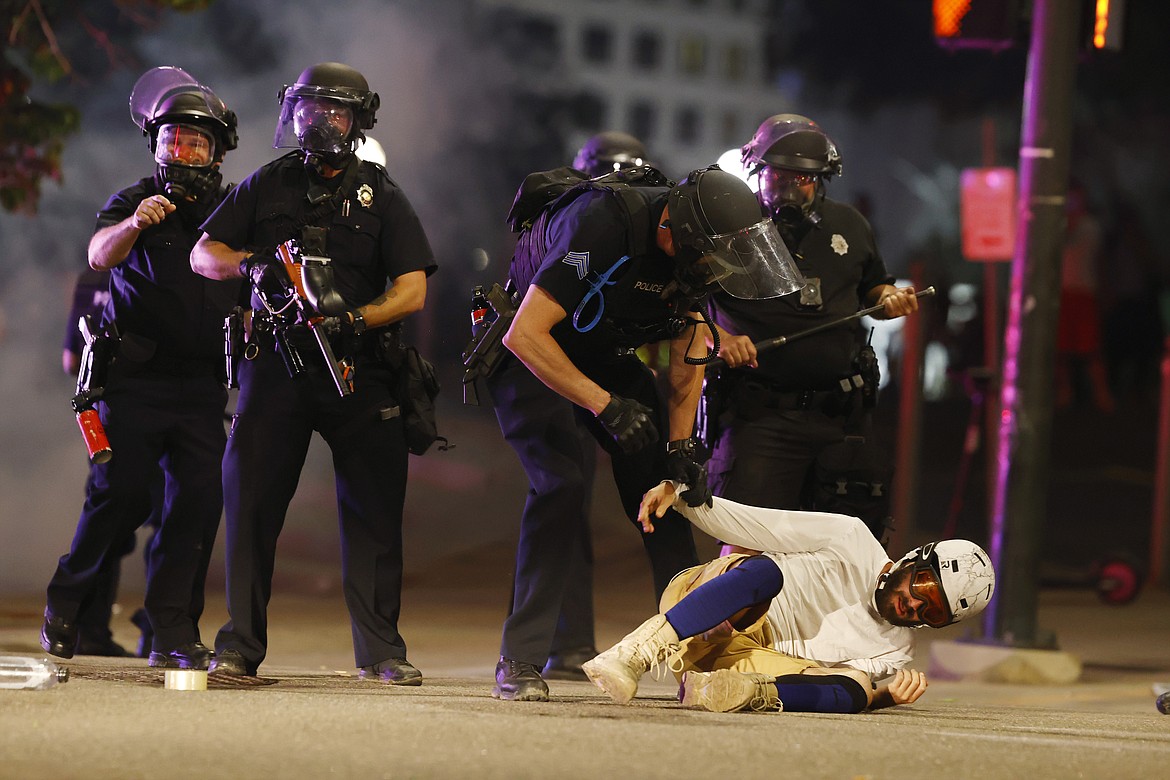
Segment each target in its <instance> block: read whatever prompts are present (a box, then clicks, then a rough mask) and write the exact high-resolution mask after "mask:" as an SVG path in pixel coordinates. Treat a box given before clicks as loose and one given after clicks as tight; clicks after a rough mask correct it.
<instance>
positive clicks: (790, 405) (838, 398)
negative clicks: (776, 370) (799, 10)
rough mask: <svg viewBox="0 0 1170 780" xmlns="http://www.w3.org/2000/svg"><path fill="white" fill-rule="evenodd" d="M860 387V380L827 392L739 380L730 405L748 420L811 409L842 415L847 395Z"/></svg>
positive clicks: (849, 379) (851, 379) (848, 380)
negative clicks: (759, 415) (775, 413)
mask: <svg viewBox="0 0 1170 780" xmlns="http://www.w3.org/2000/svg"><path fill="white" fill-rule="evenodd" d="M861 386H862V382H861V379H860V377H847V378H845V379H842V380H840V388H839V389H838V388H832V389H828V390H823V389H822V390H779V389H777V388H776V387H775V386H773V385H772V384H771V383H769V382H766V381H761V380H760V379H758V378H754V377H753V378H746V377H745V378H743V379H740V381H739V382H737V383H736V386H735V388H734V390H732V393H731V399H732V403H733V404H734V405H735V407H736V409H737V410H738V411H739V412H740V413H741V416H745V417H748V418H751V417H753V416H755V415H758V414H762V413H765V412H766V411H770V412H789V411H803V410H810V409H811V410H814V411H819V412H822V413H823V414H827V415H829V416H830V417H836V416H840V415H846V414H848V413H849V411H850V408H851V406H852V404H851V403H850V401H851V400H852V399H851V398H850V394H851V392H852V391H853V390H855V389H858V388H860V387H861Z"/></svg>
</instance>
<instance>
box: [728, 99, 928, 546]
mask: <svg viewBox="0 0 1170 780" xmlns="http://www.w3.org/2000/svg"><path fill="white" fill-rule="evenodd" d="M743 163H744V166H745V167H746V168H747V169H748V170H749V172H750V175H751V176H754V177H756V178H757V179H758V182H759V187H758V197H759V200H760V203H761V205H763V207H764V208H765V210H766V211H767V212H768V213H769V214H770V215H771V216H772V220H773V221H774V222H775V224H776V226H777V227H778V228H779V230H780V235H781V236H782V237H783V238H784V242H785V244H786V245H787V246H788V248H789V250H791V252H792V256H793V258H794V259H795V260H796V265H797V268H798V269H799V270H800V272H801V274H802V275H803V276H804V286H803V287H802V289H801V290H800V293H799V295H790V296H787V297H783V298H774V299H771V300H767V301H743V300H738V299H735V298H732V297H730V296H727V295H722V294H716V295H714V296H712V310H713V316H714V319H715V321H716V323H717V324H718V325H719V326H720V327H721V329H722V330H721V331H720V335H721V336H722V342H721V348H720V356H721V357H723V358H724V359H725V360H726V361H727V363H728V365H729V366H732V367H737V368H736V370H732V371H730V372H728V375H727V376H725V377H723V378H722V379H721V380H720V381H721V383H723V384H721V387H720V393H719V395H722V396H723V397H725V398H726V399H727V400H728V404H729V405H728V408H727V409H726V410H725V412H724V414H723V415H722V422H721V425H720V427H722V428H723V432H722V435H721V436H720V437H719V438H718V443H717V444H716V445H715V448H714V453H713V454H712V456H711V460H710V462H709V463H708V468H709V471H710V477H711V485H712V489H713V492H714V493H715V494H716V495H718V496H722V497H723V498H729V499H732V500H733V501H737V502H739V503H744V504H751V505H753V506H763V507H771V508H776V509H798V508H817V509H821V510H823V511H835V512H841V513H845V514H853V515H857V516H861V517H862V519H863V520H865V521H866V524H867V525H868V526H869V527H870V530H871V531H873V532H874V534H875V535H876V536H878V537H879V539H880V536H881V530H882V525H883V524H884V519H885V513H884V509H885V508H886V506H887V504H886V503H885V502H883V501H882V500H881V499H882V498H883V497H884V496H883V493H884V489H885V484H884V480H883V479H881V478H879V477H876V476H871V477H867V473H872V469H873V467H874V465H875V461H874V459H873V453H872V450H864V451H862V450H860V449H858V445H860V444H861V442H862V441H863V440H864V435H865V434H866V431H865V427H864V424H865V422H866V421H867V415H866V409H867V403H866V400H865V397H866V395H869V397H870V398H872V394H873V393H875V392H876V387H875V386H873V385H874V384H875V383H876V376H875V375H868V376H867V374H868V372H867V371H864V370H862V368H863V367H861V366H859V365H858V363H857V362H856V361H857V358H858V355H859V351H860V348H861V346H862V341H861V338H860V333H859V330H858V329H857V327H856V326H855V325H842V326H840V327H836V328H829V329H827V330H824V331H822V332H820V333H817V334H815V335H812V336H809V337H807V338H802V339H799V340H795V341H793V342H791V343H789V344H785V345H783V346H781V347H779V348H777V349H774V350H772V351H768V352H764V353H762V354H757V353H756V350H755V347H754V346H753V342H757V341H760V340H762V339H767V338H772V337H775V336H779V335H787V334H792V333H795V332H798V331H802V330H805V329H807V328H811V327H814V326H816V325H819V324H822V323H825V322H829V321H831V320H834V319H838V318H841V317H844V316H847V315H850V314H853V313H854V312H856V311H857V310H858V309H859V308H861V307H862V306H867V307H868V306H873V305H878V304H881V305H882V306H883V307H884V308H883V310H882V312H880V313H879V314H878V315H877V316H879V317H884V318H894V317H901V316H903V315H906V314H909V313H910V312H912V311H915V310H916V309H917V308H918V304H917V299H916V298H915V297H914V290H913V288H910V287H906V288H900V289H899V288H896V287H895V286H894V285H893V282H894V279H893V277H892V276H890V275H889V273H887V271H886V266H885V263H884V262H883V261H882V257H881V254H880V253H879V252H878V249H877V246H876V244H875V243H874V238H873V232H872V230H871V229H870V226H869V223H868V222H867V221H866V220H865V218H864V217H863V216H862V215H861V214H860V213H858V211H857V210H856V209H854V208H852V207H850V206H848V205H846V204H844V203H839V202H837V201H835V200H832V199H830V198H827V197H826V196H825V187H826V184H827V182H828V180H829V179H830V178H831V177H832V176H834V175H839V174H840V173H841V157H840V155H839V154H838V152H837V147H836V146H835V145H834V144H833V142H832V141H831V140H830V139H829V137H828V136H827V135H826V134H825V132H824V131H823V130H822V129H821V128H820V126H819V125H817V124H816V123H815V122H813V121H812V120H810V119H808V118H806V117H803V116H798V115H795V114H779V115H776V116H772V117H769V118H768V119H766V120H765V121H764V122H763V124H761V125H760V127H759V129H758V130H757V131H756V134H755V136H754V137H753V138H752V139H751V141H749V142H748V143H747V145H745V146H744V147H743ZM863 376H864V377H865V381H866V382H868V383H869V386H868V387H861V386H859V385H860V384H861V381H860V378H861V377H863ZM855 377H857V378H858V379H855ZM847 434H848V435H851V436H852V438H850V439H849V440H848V441H847V440H846V436H847ZM818 461H821V464H822V467H827V468H828V469H829V470H830V471H831V470H833V469H835V468H836V469H842V471H841V473H840V474H838V475H836V476H838V477H840V479H843V480H846V482H849V481H854V482H857V481H858V480H861V481H862V482H868V483H869V484H864V485H860V484H853V485H849V484H846V485H845V487H846V488H847V489H848V490H849V491H850V492H853V493H855V494H856V493H860V494H863V495H861V496H860V501H861V503H862V504H863V505H861V506H859V505H853V506H849V505H844V504H842V505H836V506H833V505H826V504H825V500H826V499H828V498H831V497H832V496H834V495H837V491H836V488H835V486H834V487H832V488H829V489H826V490H822V491H821V499H822V500H821V501H820V502H819V503H817V502H811V493H810V492H809V491H810V490H815V484H814V483H815V481H816V480H815V477H814V472H815V471H816V467H817V464H818ZM831 481H832V482H834V483H835V484H836V483H837V482H838V479H836V478H831ZM875 491H877V493H876V497H877V499H878V500H877V501H876V502H875V501H873V500H871V499H872V498H873V497H874V496H875ZM826 494H827V495H826ZM810 502H811V503H810Z"/></svg>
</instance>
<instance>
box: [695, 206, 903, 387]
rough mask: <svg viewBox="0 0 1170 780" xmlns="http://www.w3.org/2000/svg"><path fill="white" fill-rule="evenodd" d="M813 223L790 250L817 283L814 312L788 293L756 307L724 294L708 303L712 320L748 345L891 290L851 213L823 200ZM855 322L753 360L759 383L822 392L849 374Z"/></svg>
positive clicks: (845, 312)
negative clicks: (817, 220) (872, 292)
mask: <svg viewBox="0 0 1170 780" xmlns="http://www.w3.org/2000/svg"><path fill="white" fill-rule="evenodd" d="M820 214H821V221H820V223H819V224H817V225H815V226H813V227H810V228H809V229H808V230H807V231H806V232H805V233H804V235H803V236H802V237H801V238H800V241H799V244H798V245H797V246H796V247H791V246H790V247H789V250H790V251H792V256H793V259H794V260H795V261H796V267H797V268H798V269H799V270H800V272H801V274H803V275H804V277H805V279H816V280H819V281H818V283H819V285H820V290H821V300H822V305H821V306H820V308H819V309H818V308H815V307H813V306H810V305H804V306H802V305H801V294H800V293H792V294H790V295H785V296H782V297H780V298H771V299H768V300H763V301H744V300H740V299H738V298H733V297H731V296H730V295H727V294H726V293H722V292H719V293H716V294H715V295H714V296H713V297H712V301H713V304H714V305H713V306H712V309H713V310H714V319H715V321H716V322H717V323H718V324H719V325H721V326H723V327H724V328H726V329H727V330H728V331H730V332H731V333H734V334H739V335H744V336H748V337H750V338H751V340H752V341H761V340H763V339H769V338H774V337H776V336H788V335H791V334H793V333H797V332H799V331H802V330H805V329H807V328H812V327H814V326H816V325H820V324H822V323H824V322H829V321H831V320H835V319H840V318H841V317H847V316H849V315H850V314H853V313H855V312H856V311H857V310H858V309H860V308H861V307H862V303H863V302H864V301H865V295H866V294H867V293H868V292H869V291H870V290H872V289H873V288H874V287H877V286H878V285H881V284H893V283H894V278H893V277H892V276H890V274H889V272H887V271H886V264H885V262H884V261H883V260H882V256H881V254H880V253H879V252H878V249H877V244H876V243H875V242H874V238H873V231H872V230H871V229H870V226H869V222H867V221H866V219H865V217H863V216H862V215H861V213H860V212H858V211H857V210H856V209H855V208H853V207H852V206H849V205H847V204H845V203H839V202H837V201H833V200H829V199H828V198H825V199H824V201H823V202H822V204H821V207H820ZM858 346H859V344H858V329H857V324H856V323H847V324H844V325H841V326H840V327H836V328H830V329H828V330H825V331H822V332H821V333H818V334H816V335H813V336H810V337H808V338H804V339H798V340H796V341H793V342H791V343H789V344H784V345H783V346H780V347H777V348H775V349H772V350H770V351H767V352H762V353H760V356H759V364H760V365H759V368H756V369H747V370H746V375H747V376H759V377H762V378H766V379H768V380H770V381H771V382H773V383H775V385H777V386H778V387H781V388H783V389H785V390H825V389H829V388H832V387H834V386H835V385H836V383H837V380H839V379H841V378H842V377H845V376H848V375H849V374H850V372H851V371H852V365H853V358H854V357H855V356H856V353H857V349H858Z"/></svg>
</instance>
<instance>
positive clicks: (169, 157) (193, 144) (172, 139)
mask: <svg viewBox="0 0 1170 780" xmlns="http://www.w3.org/2000/svg"><path fill="white" fill-rule="evenodd" d="M154 159H155V162H157V163H159V164H160V165H183V166H187V167H190V168H206V167H207V166H209V165H211V163H212V161H213V160H215V136H213V135H212V134H211V133H209V132H208V131H207V130H204V129H203V128H200V127H197V126H195V125H190V124H180V123H167V124H162V125H159V127H158V138H157V141H156V142H155V148H154Z"/></svg>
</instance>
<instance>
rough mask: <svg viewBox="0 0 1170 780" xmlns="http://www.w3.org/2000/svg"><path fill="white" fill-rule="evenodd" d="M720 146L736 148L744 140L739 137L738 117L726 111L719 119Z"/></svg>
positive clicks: (730, 111) (732, 112)
mask: <svg viewBox="0 0 1170 780" xmlns="http://www.w3.org/2000/svg"><path fill="white" fill-rule="evenodd" d="M719 136H720V141H719V142H720V144H722V145H730V146H738V145H740V144H742V143H743V142H744V141H745V140H746V139H744V138H741V137H740V132H739V116H738V115H737V114H736V113H735V112H734V111H732V110H731V109H728V110H726V111H724V112H723V114H722V115H721V116H720V117H719Z"/></svg>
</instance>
